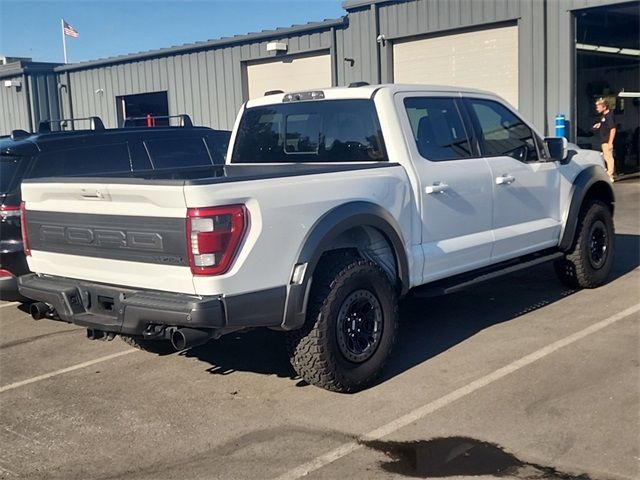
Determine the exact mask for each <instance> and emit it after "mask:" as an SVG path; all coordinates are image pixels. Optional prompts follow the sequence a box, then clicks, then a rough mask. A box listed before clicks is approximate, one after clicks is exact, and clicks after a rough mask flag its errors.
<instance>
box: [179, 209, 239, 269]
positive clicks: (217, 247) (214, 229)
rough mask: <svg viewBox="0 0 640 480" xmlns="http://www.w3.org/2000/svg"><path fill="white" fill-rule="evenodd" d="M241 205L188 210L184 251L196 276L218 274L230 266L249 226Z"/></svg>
mask: <svg viewBox="0 0 640 480" xmlns="http://www.w3.org/2000/svg"><path fill="white" fill-rule="evenodd" d="M248 216H249V212H248V211H247V209H246V208H245V206H244V205H228V206H223V207H210V208H189V209H187V250H188V251H189V265H190V266H191V272H192V273H193V274H195V275H221V274H223V273H226V272H227V270H229V268H230V267H231V263H232V262H233V260H234V258H235V256H236V254H237V253H238V247H239V246H240V242H241V241H242V238H243V237H244V234H245V231H246V229H247V225H248V223H249V222H248Z"/></svg>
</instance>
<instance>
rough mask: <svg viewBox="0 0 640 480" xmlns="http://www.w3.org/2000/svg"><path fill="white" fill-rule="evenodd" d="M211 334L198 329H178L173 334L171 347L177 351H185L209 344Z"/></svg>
mask: <svg viewBox="0 0 640 480" xmlns="http://www.w3.org/2000/svg"><path fill="white" fill-rule="evenodd" d="M211 336H212V335H211V333H209V332H207V331H205V330H198V329H196V328H177V329H175V330H174V331H173V332H171V345H173V348H175V349H176V350H178V351H180V350H185V349H187V348H191V347H197V346H198V345H202V344H203V343H207V342H208V341H209V339H211Z"/></svg>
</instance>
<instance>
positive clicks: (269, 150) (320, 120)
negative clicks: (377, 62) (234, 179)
mask: <svg viewBox="0 0 640 480" xmlns="http://www.w3.org/2000/svg"><path fill="white" fill-rule="evenodd" d="M387 160H388V159H387V153H386V151H385V148H384V142H383V139H382V132H381V131H380V124H379V122H378V116H377V114H376V111H375V107H374V105H373V102H372V101H371V100H317V101H310V102H292V103H283V104H279V105H268V106H265V107H254V108H249V109H247V110H246V111H245V112H244V114H243V116H242V119H241V121H240V126H239V128H238V133H237V136H236V141H235V145H234V149H233V154H232V157H231V163H280V162H371V161H377V162H379V161H387Z"/></svg>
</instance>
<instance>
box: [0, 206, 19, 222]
mask: <svg viewBox="0 0 640 480" xmlns="http://www.w3.org/2000/svg"><path fill="white" fill-rule="evenodd" d="M16 217H20V205H0V220H2V221H5V220H7V219H9V218H16Z"/></svg>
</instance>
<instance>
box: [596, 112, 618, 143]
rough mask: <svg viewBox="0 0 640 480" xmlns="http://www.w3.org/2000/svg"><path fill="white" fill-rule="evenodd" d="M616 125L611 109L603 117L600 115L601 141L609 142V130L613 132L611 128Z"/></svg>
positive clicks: (599, 130) (599, 131) (599, 132)
mask: <svg viewBox="0 0 640 480" xmlns="http://www.w3.org/2000/svg"><path fill="white" fill-rule="evenodd" d="M615 126H616V124H615V119H614V118H613V113H611V111H609V112H607V113H603V114H602V117H600V128H599V129H598V134H599V135H600V143H609V132H611V129H612V128H615Z"/></svg>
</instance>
